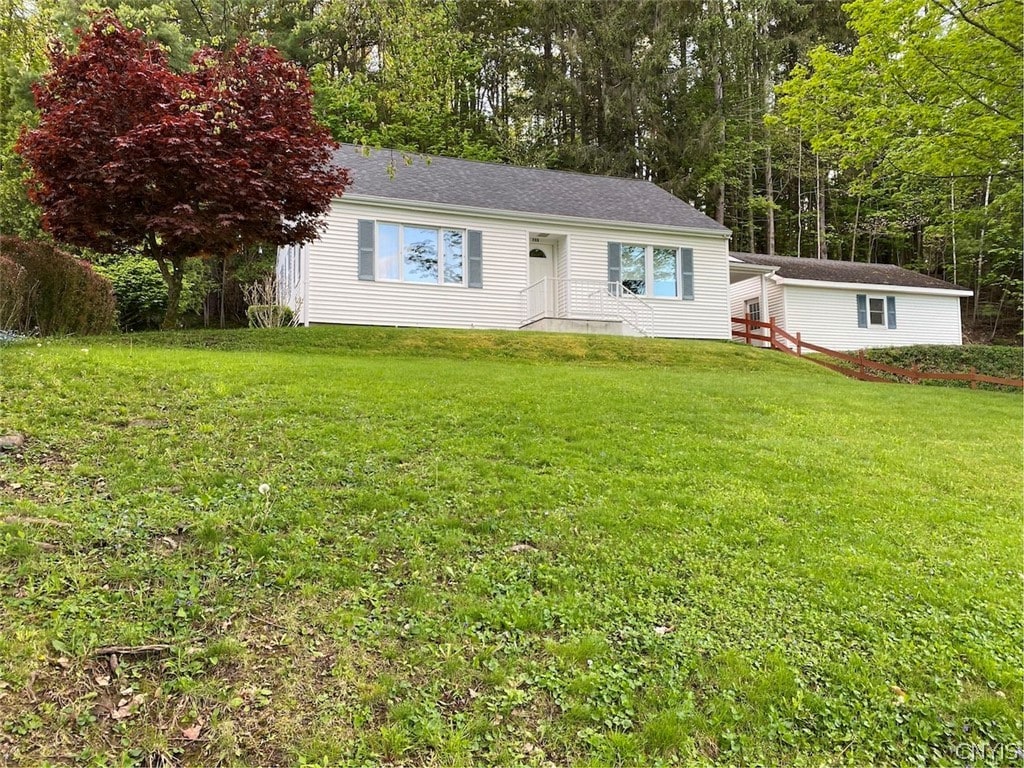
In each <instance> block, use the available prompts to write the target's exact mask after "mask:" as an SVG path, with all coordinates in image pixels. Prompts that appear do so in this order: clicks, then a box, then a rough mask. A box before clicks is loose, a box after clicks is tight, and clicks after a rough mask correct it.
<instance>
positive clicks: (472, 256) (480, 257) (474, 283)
mask: <svg viewBox="0 0 1024 768" xmlns="http://www.w3.org/2000/svg"><path fill="white" fill-rule="evenodd" d="M466 240H467V241H468V242H467V243H466V250H467V252H468V253H469V287H470V288H483V287H484V242H483V240H484V236H483V233H482V232H481V231H480V230H478V229H471V230H469V231H468V232H466Z"/></svg>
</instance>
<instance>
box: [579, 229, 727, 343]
mask: <svg viewBox="0 0 1024 768" xmlns="http://www.w3.org/2000/svg"><path fill="white" fill-rule="evenodd" d="M644 242H656V243H657V244H658V246H659V247H665V248H690V249H692V250H693V293H694V296H693V299H692V300H684V299H682V298H679V297H678V296H677V297H676V298H675V299H665V298H653V297H650V298H647V299H645V301H646V302H647V304H648V306H650V307H651V308H652V309H653V311H654V335H655V336H664V337H668V338H693V339H728V338H730V337H731V335H732V330H731V327H730V324H729V253H728V241H727V240H725V239H724V238H722V237H716V236H714V235H710V234H709V235H704V236H702V235H691V234H686V235H682V234H681V235H676V236H674V237H666V236H663V235H656V236H655V235H651V234H644V235H639V236H638V235H637V233H636V232H632V233H631V232H630V231H629V230H628V229H627V230H611V229H609V230H606V231H598V230H595V229H579V230H573V234H572V235H571V237H570V250H571V254H570V259H571V263H570V267H569V268H570V270H571V273H572V274H571V277H572V278H573V279H575V280H601V281H606V280H607V279H608V243H644Z"/></svg>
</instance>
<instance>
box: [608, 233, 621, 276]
mask: <svg viewBox="0 0 1024 768" xmlns="http://www.w3.org/2000/svg"><path fill="white" fill-rule="evenodd" d="M608 282H609V283H611V284H612V285H618V284H619V283H621V282H622V243H608Z"/></svg>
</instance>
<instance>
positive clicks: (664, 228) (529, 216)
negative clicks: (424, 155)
mask: <svg viewBox="0 0 1024 768" xmlns="http://www.w3.org/2000/svg"><path fill="white" fill-rule="evenodd" d="M335 200H336V201H340V202H343V203H355V204H357V205H382V206H386V207H390V208H403V209H407V210H409V209H411V210H420V211H425V212H430V213H438V212H446V211H456V212H459V213H465V214H469V215H472V216H479V217H481V218H490V219H505V220H507V219H508V218H509V216H510V215H514V216H515V217H517V218H519V219H522V220H524V221H526V222H538V223H543V224H550V223H556V224H557V223H558V222H564V221H571V222H573V223H579V224H586V225H588V226H592V227H598V228H602V229H612V230H621V229H622V228H623V227H629V228H630V229H638V230H642V231H645V232H672V233H675V234H685V235H701V236H704V237H715V238H722V239H728V238H731V237H732V230H730V229H725V228H723V229H717V228H716V229H712V228H705V227H679V226H672V225H668V224H651V223H648V222H639V221H618V220H614V221H610V220H605V219H589V218H585V217H583V216H568V215H554V214H547V213H534V212H532V211H515V210H509V209H505V208H479V207H476V206H471V205H452V204H451V203H431V202H429V201H425V200H407V199H404V198H395V197H382V196H379V195H361V194H359V193H352V192H346V193H345V194H344V195H343V196H342V197H340V198H335Z"/></svg>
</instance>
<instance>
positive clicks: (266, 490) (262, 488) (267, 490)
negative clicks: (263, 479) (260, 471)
mask: <svg viewBox="0 0 1024 768" xmlns="http://www.w3.org/2000/svg"><path fill="white" fill-rule="evenodd" d="M259 491H260V495H261V496H266V495H267V494H268V493H270V486H269V485H267V484H266V483H260V488H259Z"/></svg>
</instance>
